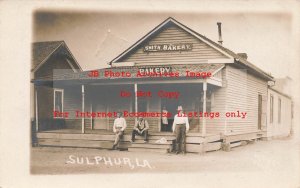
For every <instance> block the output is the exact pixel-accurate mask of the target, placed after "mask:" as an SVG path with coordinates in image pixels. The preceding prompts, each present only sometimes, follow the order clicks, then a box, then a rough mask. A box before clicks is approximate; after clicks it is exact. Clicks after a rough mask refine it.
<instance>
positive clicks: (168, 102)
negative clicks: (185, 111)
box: [160, 99, 179, 132]
mask: <svg viewBox="0 0 300 188" xmlns="http://www.w3.org/2000/svg"><path fill="white" fill-rule="evenodd" d="M178 105H179V100H174V99H162V102H161V112H162V113H166V112H169V113H171V115H170V117H161V129H160V130H161V132H172V126H173V122H174V116H175V115H176V114H177V107H178Z"/></svg>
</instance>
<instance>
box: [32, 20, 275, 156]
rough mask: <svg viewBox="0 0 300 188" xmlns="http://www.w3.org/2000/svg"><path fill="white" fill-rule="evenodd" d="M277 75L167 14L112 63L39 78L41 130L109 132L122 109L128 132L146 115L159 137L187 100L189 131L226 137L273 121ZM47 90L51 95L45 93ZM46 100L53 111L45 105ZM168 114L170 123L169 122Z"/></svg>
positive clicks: (38, 125)
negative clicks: (269, 116) (271, 98)
mask: <svg viewBox="0 0 300 188" xmlns="http://www.w3.org/2000/svg"><path fill="white" fill-rule="evenodd" d="M49 63H51V62H49ZM37 71H38V70H37ZM272 79H273V78H272V77H271V76H270V75H268V74H266V73H265V72H263V71H262V70H260V69H259V68H257V67H255V66H253V65H252V64H251V63H250V62H248V61H247V59H246V58H245V57H243V56H242V55H238V54H236V53H234V52H232V51H230V50H228V49H226V48H224V47H223V46H222V45H221V44H218V43H215V42H213V41H211V40H210V39H208V38H206V37H205V36H203V35H200V34H198V33H196V32H195V31H193V30H191V29H190V28H188V27H186V26H185V25H183V24H181V23H180V22H178V21H176V20H175V19H173V18H168V19H166V20H165V21H164V22H162V23H161V24H160V25H158V26H157V27H156V28H155V29H153V30H152V31H150V32H149V33H148V34H147V35H145V36H144V37H143V38H142V39H140V40H139V41H137V42H136V43H135V44H133V45H132V46H131V47H129V48H128V49H127V50H125V51H124V52H123V53H122V54H120V55H119V56H117V57H116V58H115V59H113V60H112V61H111V62H110V63H109V67H108V68H104V69H98V70H90V71H75V72H70V71H66V70H65V69H55V68H54V70H53V77H52V78H51V79H49V78H46V79H45V78H43V79H39V78H34V79H33V80H32V82H33V83H34V85H35V91H36V95H37V97H36V108H35V110H36V118H35V128H36V130H37V131H38V132H47V131H48V132H49V131H50V132H51V131H52V132H55V131H58V132H59V131H61V132H62V130H74V131H75V130H77V131H78V133H81V134H87V133H92V132H93V133H97V131H98V133H99V134H104V133H110V132H112V125H113V120H114V118H115V115H116V112H118V111H122V112H123V114H124V117H125V119H126V121H127V125H128V128H127V129H128V130H129V132H130V130H131V129H132V127H133V125H134V123H135V121H136V118H137V117H138V116H144V117H145V118H146V119H147V120H148V122H149V124H150V132H151V133H152V135H155V134H158V135H159V133H162V132H166V133H165V134H164V135H169V136H170V135H171V133H169V134H168V133H167V132H169V131H171V129H170V127H171V125H172V121H173V117H174V115H175V114H176V113H177V107H178V106H179V105H180V106H182V107H183V109H184V112H185V115H187V116H188V117H189V121H190V133H189V134H190V136H193V135H194V136H204V137H205V136H206V135H219V136H217V138H216V139H217V140H220V134H223V135H226V134H229V133H230V134H232V133H233V132H234V133H236V134H245V133H249V134H253V133H255V134H256V133H257V132H263V131H264V128H265V126H266V125H265V121H266V119H265V118H266V117H265V114H266V111H265V106H266V100H265V99H266V96H267V82H268V81H270V80H272ZM45 88H48V90H51V91H50V92H48V93H49V95H52V97H45V95H43V96H39V92H42V91H43V90H44V89H45ZM51 92H53V93H52V94H51ZM49 99H50V100H49ZM45 100H49V101H48V102H49V105H48V107H49V110H48V111H47V110H43V111H39V109H41V105H40V104H39V103H40V102H41V101H43V103H45ZM259 104H260V105H259ZM43 108H44V107H42V109H43ZM227 111H228V112H236V111H243V112H247V117H249V118H244V119H242V118H228V117H226V116H224V114H225V113H226V112H227ZM165 116H166V117H167V119H168V125H166V127H163V125H162V119H163V117H165ZM43 118H45V119H49V118H50V119H51V118H52V120H51V121H52V122H54V123H55V121H61V122H63V123H62V124H61V126H56V128H55V129H53V128H51V126H46V127H45V126H44V124H45V122H44V121H46V120H44V119H43ZM48 124H49V123H48ZM43 139H45V138H43ZM191 142H192V141H191ZM197 142H198V141H197ZM199 142H201V141H199ZM191 148H192V147H190V149H191ZM187 149H189V146H188V147H187ZM191 150H193V149H191Z"/></svg>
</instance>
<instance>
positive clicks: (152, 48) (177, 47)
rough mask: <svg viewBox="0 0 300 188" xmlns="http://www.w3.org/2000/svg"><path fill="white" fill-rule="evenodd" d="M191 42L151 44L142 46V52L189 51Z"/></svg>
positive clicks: (191, 47) (191, 46)
mask: <svg viewBox="0 0 300 188" xmlns="http://www.w3.org/2000/svg"><path fill="white" fill-rule="evenodd" d="M192 49H193V45H192V44H153V45H146V46H144V52H166V51H189V50H192Z"/></svg>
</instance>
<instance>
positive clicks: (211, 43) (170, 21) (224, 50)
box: [109, 17, 273, 80]
mask: <svg viewBox="0 0 300 188" xmlns="http://www.w3.org/2000/svg"><path fill="white" fill-rule="evenodd" d="M168 24H175V25H176V26H178V27H179V28H181V29H183V30H185V31H186V32H188V33H190V34H191V35H193V36H195V37H196V38H198V39H199V40H201V41H203V42H204V43H206V44H208V45H209V46H211V47H212V48H214V49H216V50H218V51H219V52H221V53H222V54H224V55H225V56H227V57H229V58H232V59H234V60H235V62H236V63H239V64H241V65H243V66H246V67H248V68H249V69H251V70H253V71H254V72H256V73H258V74H259V75H260V76H261V77H263V78H265V79H267V80H273V77H272V76H271V75H269V74H267V73H266V72H264V71H263V70H261V69H260V68H258V67H257V66H255V65H253V64H252V63H250V62H249V61H247V60H246V59H244V58H243V57H241V56H239V55H237V54H236V53H234V52H233V51H231V50H229V49H227V48H225V47H223V46H222V45H220V44H218V43H216V42H214V41H212V40H210V39H208V38H206V37H205V36H204V35H201V34H199V33H197V32H195V31H194V30H192V29H190V28H189V27H187V26H185V25H183V24H182V23H180V22H178V21H177V20H175V19H174V18H172V17H169V18H167V19H166V20H165V21H163V22H162V23H161V24H159V25H158V26H156V27H155V28H154V29H153V30H152V31H150V32H149V33H147V34H146V35H145V36H144V37H142V38H141V39H140V40H138V41H137V42H136V43H134V44H133V45H132V46H130V47H129V48H128V49H127V50H125V51H124V52H123V53H121V54H120V55H119V56H117V57H116V58H114V59H113V60H112V61H111V62H109V64H110V65H111V64H112V63H115V62H117V61H118V60H120V59H121V58H122V57H124V56H126V55H127V54H128V53H130V52H131V50H134V49H136V48H137V47H139V46H140V45H141V44H142V43H143V42H144V41H146V40H147V39H148V38H150V37H151V36H153V35H155V34H156V33H157V32H159V31H160V30H161V29H163V28H164V27H166V26H167V25H168Z"/></svg>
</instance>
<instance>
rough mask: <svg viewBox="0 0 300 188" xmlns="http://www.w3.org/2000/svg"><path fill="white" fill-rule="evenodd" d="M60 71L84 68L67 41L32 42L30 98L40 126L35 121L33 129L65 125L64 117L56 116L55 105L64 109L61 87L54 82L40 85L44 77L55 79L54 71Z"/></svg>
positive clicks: (34, 115)
mask: <svg viewBox="0 0 300 188" xmlns="http://www.w3.org/2000/svg"><path fill="white" fill-rule="evenodd" d="M59 70H63V71H64V72H66V73H68V72H69V73H76V72H79V71H82V69H81V67H80V65H79V64H78V62H77V61H76V59H75V58H74V56H73V55H72V53H71V51H70V50H69V48H68V46H67V45H66V43H65V42H64V41H48V42H35V43H33V45H32V69H31V77H32V80H35V87H34V88H32V93H33V95H32V96H33V98H32V100H31V101H32V106H33V108H32V109H35V110H34V112H35V113H32V116H33V117H35V118H36V119H38V122H39V125H37V124H35V125H36V126H34V128H37V127H38V128H39V130H46V129H51V128H56V127H59V126H60V125H61V124H62V121H61V120H58V121H56V120H55V119H53V109H54V104H56V105H57V108H62V106H61V105H62V101H61V100H62V99H63V92H62V90H60V89H56V88H55V86H54V87H53V83H52V82H48V83H43V84H40V81H41V80H45V79H47V80H51V79H53V76H54V75H55V72H56V71H59ZM36 101H38V102H36ZM36 109H38V110H36ZM33 120H34V118H33Z"/></svg>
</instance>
